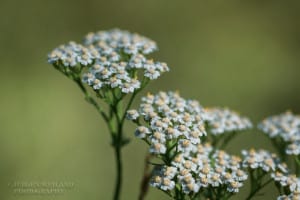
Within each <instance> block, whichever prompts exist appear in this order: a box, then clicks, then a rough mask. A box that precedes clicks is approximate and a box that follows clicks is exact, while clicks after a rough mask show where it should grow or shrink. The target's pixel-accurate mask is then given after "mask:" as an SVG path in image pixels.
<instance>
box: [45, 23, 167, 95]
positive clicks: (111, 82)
mask: <svg viewBox="0 0 300 200" xmlns="http://www.w3.org/2000/svg"><path fill="white" fill-rule="evenodd" d="M156 49H157V46H156V44H155V42H153V41H152V40H150V39H148V38H146V37H143V36H140V35H138V34H132V33H129V32H128V31H122V30H119V29H113V30H109V31H99V32H97V33H90V34H88V35H87V36H86V37H85V39H84V45H81V44H76V43H75V42H70V43H69V44H67V45H61V46H60V47H58V48H56V49H54V50H53V51H52V52H51V53H50V54H49V55H48V62H49V63H51V64H54V65H58V66H62V67H75V66H78V65H80V66H81V67H84V66H88V67H89V69H88V72H85V73H84V74H83V75H82V81H83V82H84V83H87V84H88V85H89V86H91V87H93V89H94V90H100V89H101V88H108V89H111V88H118V89H120V91H121V92H122V93H133V92H134V91H136V90H137V89H139V88H140V87H142V84H143V83H144V82H147V81H148V80H154V79H157V78H158V77H160V75H161V74H162V73H164V72H167V71H169V67H168V66H167V64H166V63H162V62H154V61H153V60H152V59H147V58H146V57H145V55H146V54H149V53H151V52H153V51H155V50H156ZM140 70H142V73H140V72H139V71H140ZM141 74H142V78H141V80H139V77H138V76H139V75H141Z"/></svg>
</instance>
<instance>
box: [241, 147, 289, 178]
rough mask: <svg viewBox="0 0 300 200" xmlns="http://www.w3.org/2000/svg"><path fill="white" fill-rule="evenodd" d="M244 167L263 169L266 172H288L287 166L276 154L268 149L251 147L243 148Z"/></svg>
mask: <svg viewBox="0 0 300 200" xmlns="http://www.w3.org/2000/svg"><path fill="white" fill-rule="evenodd" d="M242 155H243V167H245V168H250V169H258V168H260V169H262V170H263V171H264V172H275V171H278V170H280V171H281V172H285V173H286V172H287V171H288V169H287V166H286V164H285V163H282V162H281V161H280V159H279V158H278V157H277V156H276V154H271V153H269V152H268V151H266V150H263V149H261V150H255V149H250V150H249V151H247V150H243V151H242Z"/></svg>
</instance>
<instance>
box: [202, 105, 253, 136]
mask: <svg viewBox="0 0 300 200" xmlns="http://www.w3.org/2000/svg"><path fill="white" fill-rule="evenodd" d="M205 118H206V121H207V123H208V126H209V130H210V132H211V133H212V134H214V135H220V134H223V133H225V132H234V131H243V130H247V129H250V128H252V123H251V121H250V120H249V119H248V118H246V117H242V116H240V115H239V114H238V113H236V112H234V111H231V110H229V109H227V108H206V109H205Z"/></svg>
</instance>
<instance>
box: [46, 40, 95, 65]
mask: <svg viewBox="0 0 300 200" xmlns="http://www.w3.org/2000/svg"><path fill="white" fill-rule="evenodd" d="M98 58H100V54H99V52H98V51H97V50H96V49H95V48H93V47H92V46H91V47H85V46H83V45H81V44H77V43H75V42H69V43H68V44H65V45H61V46H59V47H57V48H55V49H54V50H53V51H52V52H51V53H50V54H49V55H48V62H49V63H50V64H55V65H63V66H65V67H75V66H77V65H78V64H80V65H81V66H87V65H90V64H91V63H92V62H93V60H95V59H98Z"/></svg>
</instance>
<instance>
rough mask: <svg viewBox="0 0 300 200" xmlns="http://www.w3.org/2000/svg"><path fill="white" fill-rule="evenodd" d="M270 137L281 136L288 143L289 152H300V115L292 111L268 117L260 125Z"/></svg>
mask: <svg viewBox="0 0 300 200" xmlns="http://www.w3.org/2000/svg"><path fill="white" fill-rule="evenodd" d="M258 127H259V129H261V130H262V131H263V132H264V133H266V134H268V136H269V137H270V138H275V137H279V138H281V139H282V140H283V141H284V142H286V143H288V146H287V148H286V153H287V154H292V155H299V154H300V116H299V115H294V114H293V113H291V112H286V113H283V114H280V115H276V116H271V117H268V118H266V119H265V120H263V121H262V123H260V124H259V125H258Z"/></svg>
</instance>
